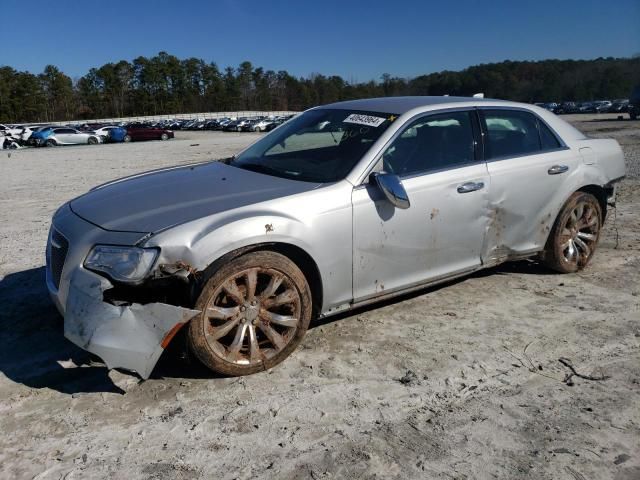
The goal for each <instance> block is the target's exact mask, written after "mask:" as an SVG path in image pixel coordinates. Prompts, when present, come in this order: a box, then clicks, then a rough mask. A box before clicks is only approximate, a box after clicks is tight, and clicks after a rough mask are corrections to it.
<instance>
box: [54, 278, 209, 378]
mask: <svg viewBox="0 0 640 480" xmlns="http://www.w3.org/2000/svg"><path fill="white" fill-rule="evenodd" d="M111 287H112V284H111V283H110V282H109V281H108V280H107V279H106V278H104V277H101V276H99V275H96V274H94V273H92V272H89V271H87V270H84V269H81V268H79V269H77V270H76V271H75V272H74V274H73V275H72V277H71V282H70V285H69V294H68V296H67V303H66V311H65V317H64V335H65V337H66V338H68V339H69V340H71V341H72V342H73V343H74V344H76V345H77V346H79V347H80V348H82V349H84V350H87V351H88V352H91V353H93V354H95V355H98V356H99V357H100V358H101V359H102V360H103V361H104V362H105V363H106V364H107V367H108V368H110V369H111V368H124V369H126V370H132V371H135V372H137V373H138V374H139V375H140V376H141V377H142V378H144V379H146V378H149V375H151V372H152V370H153V367H154V366H155V364H156V363H157V361H158V359H159V358H160V355H161V354H162V351H163V350H164V347H165V346H166V344H165V339H167V338H169V339H170V336H171V335H172V334H174V333H175V332H177V330H179V329H180V328H181V327H182V326H183V325H184V324H185V323H187V322H188V321H189V320H191V319H192V318H193V317H194V316H196V315H197V314H199V313H200V311H199V310H190V309H188V308H183V307H176V306H173V305H168V304H165V303H149V304H145V305H141V304H136V303H133V304H131V305H128V306H116V305H112V304H110V303H107V302H105V301H104V300H103V292H104V291H105V290H107V289H108V288H111Z"/></svg>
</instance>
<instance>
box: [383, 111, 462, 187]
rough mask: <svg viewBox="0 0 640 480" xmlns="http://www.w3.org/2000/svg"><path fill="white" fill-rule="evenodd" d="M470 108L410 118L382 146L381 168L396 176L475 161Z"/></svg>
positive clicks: (452, 166)
mask: <svg viewBox="0 0 640 480" xmlns="http://www.w3.org/2000/svg"><path fill="white" fill-rule="evenodd" d="M471 122H472V121H471V114H470V112H447V113H441V114H436V115H429V116H425V117H421V118H419V119H418V120H415V121H414V122H412V123H411V124H410V125H409V126H408V127H407V128H406V129H405V130H404V131H403V132H402V133H401V134H400V135H399V136H398V137H397V138H396V139H395V140H394V141H393V142H392V143H391V145H390V146H389V147H388V148H387V149H386V150H385V152H384V153H383V155H382V168H383V170H384V171H386V172H388V173H394V174H396V175H400V176H406V175H413V174H417V173H422V172H430V171H436V170H442V169H447V168H455V167H459V166H463V165H468V164H470V163H473V162H474V161H475V157H474V137H473V127H472V123H471Z"/></svg>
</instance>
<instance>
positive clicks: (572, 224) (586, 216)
mask: <svg viewBox="0 0 640 480" xmlns="http://www.w3.org/2000/svg"><path fill="white" fill-rule="evenodd" d="M599 230H600V218H599V216H598V213H597V212H596V211H595V209H594V208H593V205H591V204H589V203H587V202H579V203H577V204H576V205H575V206H574V208H573V209H572V211H571V213H570V215H569V216H568V217H567V221H566V223H565V225H564V227H563V229H562V231H561V233H560V249H561V250H562V256H563V258H564V261H565V262H567V263H569V264H572V265H575V266H577V267H582V266H584V265H586V264H587V262H588V261H589V258H590V257H591V255H592V253H593V252H594V250H595V246H596V243H597V241H598V232H599Z"/></svg>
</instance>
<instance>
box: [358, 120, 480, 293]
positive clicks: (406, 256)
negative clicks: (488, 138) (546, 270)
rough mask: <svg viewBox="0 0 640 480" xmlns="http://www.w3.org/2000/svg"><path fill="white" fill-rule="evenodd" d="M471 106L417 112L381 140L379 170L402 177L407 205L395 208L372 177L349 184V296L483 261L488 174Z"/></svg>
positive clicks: (437, 275)
mask: <svg viewBox="0 0 640 480" xmlns="http://www.w3.org/2000/svg"><path fill="white" fill-rule="evenodd" d="M475 118H476V116H475V113H473V112H470V111H452V112H447V113H437V114H430V115H426V116H422V117H420V118H418V119H416V120H414V121H412V122H410V123H409V124H408V126H407V127H406V128H404V129H401V133H400V134H399V135H397V136H396V138H395V139H394V140H393V141H392V142H391V143H390V144H389V146H388V147H386V149H385V151H384V153H383V154H382V156H381V158H380V161H379V164H378V167H377V168H378V170H384V171H385V172H387V173H393V174H396V175H398V176H399V177H400V179H401V180H402V184H403V186H404V188H405V190H406V191H407V194H408V197H409V201H410V203H411V205H410V207H409V208H408V209H406V210H403V209H399V208H396V207H394V206H393V205H392V204H391V203H390V202H389V201H388V200H387V199H386V198H385V197H384V195H383V194H382V192H381V191H380V190H379V187H378V186H377V185H375V184H373V183H366V184H364V185H361V186H358V187H356V188H355V189H354V191H353V195H352V203H353V237H354V242H353V245H354V246H353V271H354V285H353V290H354V299H355V301H360V300H365V299H367V298H370V297H373V296H377V295H381V294H384V293H388V292H393V291H395V290H400V289H404V288H407V287H410V286H414V285H417V284H421V283H426V282H428V281H430V280H436V279H439V278H443V277H446V276H449V275H454V274H456V273H462V272H466V271H471V270H474V269H476V268H478V267H479V266H480V264H481V261H480V253H481V249H482V245H483V239H484V234H485V230H486V228H487V225H488V216H487V211H488V201H489V200H488V192H489V187H490V185H489V175H488V172H487V168H486V164H485V163H484V162H483V161H481V160H479V155H478V152H477V150H478V149H477V148H476V142H475V141H474V139H475V138H477V136H475V135H474V132H475V131H476V128H477V126H476V125H477V124H476V120H475Z"/></svg>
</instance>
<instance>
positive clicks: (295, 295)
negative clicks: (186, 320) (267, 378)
mask: <svg viewBox="0 0 640 480" xmlns="http://www.w3.org/2000/svg"><path fill="white" fill-rule="evenodd" d="M196 309H198V310H201V311H202V313H201V314H200V315H199V316H197V317H196V318H194V319H193V320H192V321H191V323H190V325H189V332H188V339H189V345H190V347H191V350H192V351H193V352H194V353H195V354H196V356H197V357H198V358H199V359H200V361H202V363H204V364H205V365H206V366H207V367H209V368H210V369H212V370H214V371H216V372H219V373H223V374H226V375H248V374H252V373H256V372H259V371H262V370H266V369H269V368H271V367H273V366H275V365H277V364H278V363H280V362H281V361H283V360H284V359H285V358H287V357H288V356H289V355H290V354H291V353H292V352H293V351H294V350H295V349H296V347H297V346H298V345H299V344H300V342H301V341H302V338H303V337H304V334H305V332H306V331H307V328H308V327H309V322H310V320H311V292H310V289H309V285H308V283H307V281H306V279H305V277H304V274H303V273H302V272H301V271H300V269H299V268H298V267H297V266H296V265H295V264H294V263H293V262H292V261H291V260H289V259H288V258H287V257H285V256H283V255H280V254H279V253H275V252H264V251H263V252H254V253H249V254H247V255H244V256H242V257H239V258H236V259H234V260H232V261H230V262H229V263H227V264H226V265H223V266H222V267H221V268H220V269H218V270H217V271H216V272H215V273H214V274H213V276H212V277H211V278H210V279H209V280H208V281H207V283H206V285H205V286H204V288H203V290H202V293H201V294H200V297H199V298H198V301H197V303H196Z"/></svg>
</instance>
